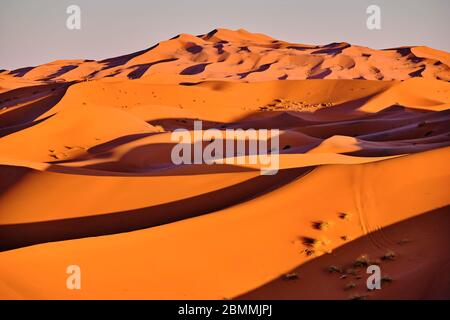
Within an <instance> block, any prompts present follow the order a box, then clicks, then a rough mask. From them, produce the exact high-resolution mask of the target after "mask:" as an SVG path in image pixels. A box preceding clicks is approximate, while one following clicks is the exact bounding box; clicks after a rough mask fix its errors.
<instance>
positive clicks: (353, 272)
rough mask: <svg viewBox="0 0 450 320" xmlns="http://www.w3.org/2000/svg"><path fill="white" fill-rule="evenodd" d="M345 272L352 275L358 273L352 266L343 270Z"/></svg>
mask: <svg viewBox="0 0 450 320" xmlns="http://www.w3.org/2000/svg"><path fill="white" fill-rule="evenodd" d="M345 273H346V274H347V275H352V276H357V275H358V273H357V272H356V270H355V269H353V268H350V269H347V270H345Z"/></svg>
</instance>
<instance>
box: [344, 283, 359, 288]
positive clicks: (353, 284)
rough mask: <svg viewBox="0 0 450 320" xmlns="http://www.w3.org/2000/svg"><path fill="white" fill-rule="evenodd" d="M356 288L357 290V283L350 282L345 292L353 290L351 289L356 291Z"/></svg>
mask: <svg viewBox="0 0 450 320" xmlns="http://www.w3.org/2000/svg"><path fill="white" fill-rule="evenodd" d="M355 288H356V283H354V282H349V283H347V284H346V285H345V287H344V290H351V289H355Z"/></svg>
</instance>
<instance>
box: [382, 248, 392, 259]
mask: <svg viewBox="0 0 450 320" xmlns="http://www.w3.org/2000/svg"><path fill="white" fill-rule="evenodd" d="M381 259H383V260H394V259H395V252H394V251H392V250H389V251H388V252H386V253H385V254H384V255H383V256H382V257H381Z"/></svg>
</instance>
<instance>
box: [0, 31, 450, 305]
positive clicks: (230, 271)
mask: <svg viewBox="0 0 450 320" xmlns="http://www.w3.org/2000/svg"><path fill="white" fill-rule="evenodd" d="M449 63H450V54H449V53H447V52H442V51H438V50H435V49H432V48H427V47H423V46H417V47H400V48H392V49H384V50H374V49H370V48H366V47H361V46H356V45H350V44H348V43H345V42H342V43H332V44H328V45H317V46H316V45H304V44H293V43H287V42H284V41H281V40H275V39H273V38H271V37H269V36H266V35H262V34H253V33H249V32H247V31H245V30H242V29H240V30H237V31H231V30H225V29H216V30H213V31H211V32H209V33H208V34H205V35H200V36H192V35H187V34H181V35H179V36H177V37H174V38H172V39H170V40H167V41H164V42H161V43H159V44H157V45H156V46H153V47H152V48H149V49H146V50H143V51H140V52H137V53H133V54H129V55H125V56H121V57H115V58H111V59H105V60H102V61H90V60H63V61H55V62H52V63H48V64H44V65H41V66H36V67H26V68H22V69H18V70H12V71H8V70H5V71H2V72H0V177H1V179H0V251H1V252H0V298H2V299H103V298H105V299H118V298H119V299H135V298H138V299H232V298H238V299H241V298H244V299H393V298H395V299H436V298H437V299H450V274H449V273H448V265H449V264H450V255H449V252H450V250H449V243H450V242H449V240H450V238H449V234H448V227H449V225H450V215H449V214H450V189H449V188H448V186H449V183H450V167H449V166H448V163H449V160H450V130H449V128H450V110H449V106H450V83H449V82H450V64H449ZM196 120H202V121H203V126H204V129H208V128H215V129H218V130H220V131H221V132H225V131H226V130H227V129H237V128H241V129H250V128H253V129H279V130H280V135H279V141H280V150H281V153H280V169H279V172H278V174H276V175H273V176H262V175H260V169H261V166H260V165H258V164H256V165H255V164H240V165H237V164H236V165H235V164H224V163H222V164H215V165H207V164H195V165H187V164H185V165H179V166H177V165H175V164H174V163H173V162H172V160H171V150H172V148H173V147H174V145H175V142H173V141H172V139H171V133H172V132H173V130H175V129H178V128H184V129H187V130H189V132H190V133H191V134H194V132H193V129H194V121H196ZM209 142H210V141H204V142H203V143H204V144H207V143H209ZM246 156H249V154H245V155H244V157H246ZM71 264H75V265H79V266H80V268H81V270H82V275H83V276H82V289H81V290H68V289H67V288H66V278H67V276H68V275H67V274H66V267H67V266H68V265H71ZM368 264H378V265H380V267H381V271H382V274H383V277H384V278H383V284H382V289H381V290H374V291H368V290H367V288H366V286H365V281H366V279H367V276H368V274H367V273H366V270H365V267H366V266H367V265H368Z"/></svg>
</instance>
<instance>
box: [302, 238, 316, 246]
mask: <svg viewBox="0 0 450 320" xmlns="http://www.w3.org/2000/svg"><path fill="white" fill-rule="evenodd" d="M302 240H303V244H304V245H305V246H308V247H317V246H318V245H319V242H320V241H319V240H317V239H314V238H309V237H303V238H302Z"/></svg>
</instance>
